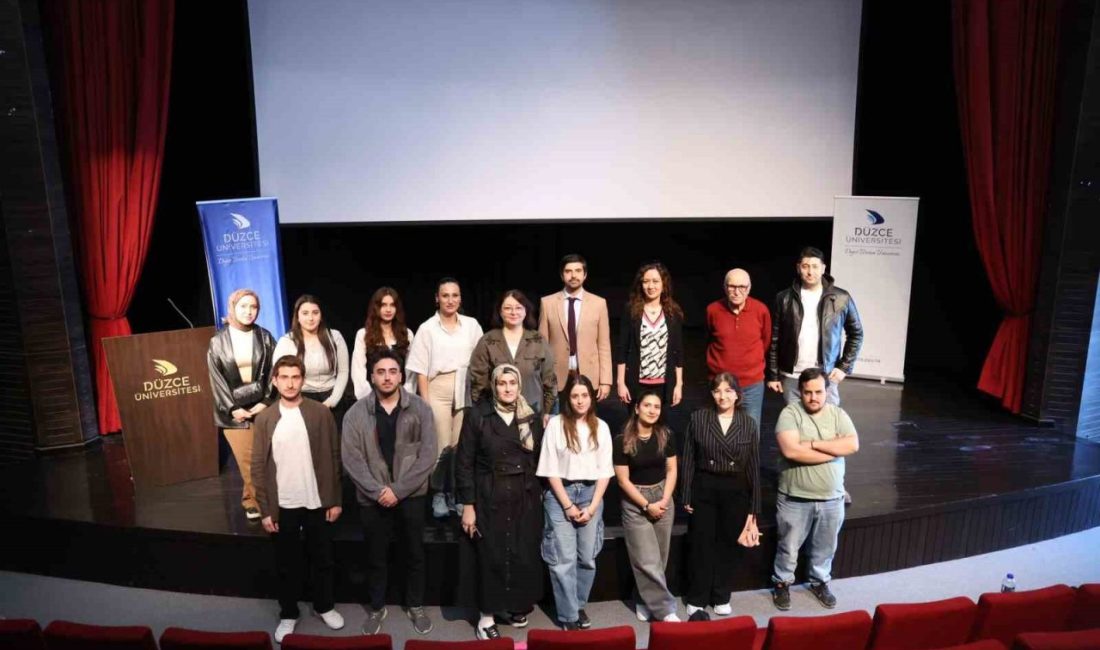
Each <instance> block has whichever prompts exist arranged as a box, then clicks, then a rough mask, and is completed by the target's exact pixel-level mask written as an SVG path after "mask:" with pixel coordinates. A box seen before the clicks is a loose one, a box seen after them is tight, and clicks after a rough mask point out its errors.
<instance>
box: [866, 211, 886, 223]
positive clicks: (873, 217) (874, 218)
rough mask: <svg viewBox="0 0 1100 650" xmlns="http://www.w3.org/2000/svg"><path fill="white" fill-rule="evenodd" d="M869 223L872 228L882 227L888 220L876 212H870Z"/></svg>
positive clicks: (868, 213) (868, 214) (868, 212)
mask: <svg viewBox="0 0 1100 650" xmlns="http://www.w3.org/2000/svg"><path fill="white" fill-rule="evenodd" d="M867 223H869V224H871V225H872V226H881V225H882V224H884V223H886V219H885V218H884V217H883V216H882V215H881V214H879V213H877V212H875V211H874V210H868V211H867Z"/></svg>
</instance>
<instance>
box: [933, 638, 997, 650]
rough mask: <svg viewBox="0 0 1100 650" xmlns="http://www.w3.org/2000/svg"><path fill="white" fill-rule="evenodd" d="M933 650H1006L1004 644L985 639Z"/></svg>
mask: <svg viewBox="0 0 1100 650" xmlns="http://www.w3.org/2000/svg"><path fill="white" fill-rule="evenodd" d="M935 650H1007V648H1005V644H1003V643H1001V642H1000V641H998V640H996V639H985V640H983V641H971V642H970V643H963V644H961V645H952V646H947V647H946V648H936V649H935Z"/></svg>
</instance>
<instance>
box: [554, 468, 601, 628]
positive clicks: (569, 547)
mask: <svg viewBox="0 0 1100 650" xmlns="http://www.w3.org/2000/svg"><path fill="white" fill-rule="evenodd" d="M564 483H565V484H566V485H565V493H566V494H567V495H568V496H569V499H570V500H571V501H572V502H573V503H575V504H577V507H579V508H584V507H586V506H588V504H590V503H592V497H593V495H594V494H595V492H596V483H595V481H592V482H591V483H580V482H577V483H569V482H568V481H564ZM542 498H543V506H544V508H543V511H544V512H545V520H546V526H545V527H544V528H543V533H542V559H543V561H545V562H546V566H547V567H548V568H549V569H550V584H551V585H552V586H553V588H554V604H555V605H556V606H557V610H558V620H559V621H561V622H562V623H576V622H577V619H578V618H579V614H577V611H578V610H580V609H583V608H584V606H585V605H587V604H588V596H589V594H591V593H592V582H593V581H594V580H595V579H596V556H597V555H598V554H599V552H600V549H602V548H603V502H602V501H601V502H600V508H599V511H598V512H596V514H595V515H594V516H593V517H592V519H591V520H590V521H589V522H588V523H587V524H585V525H583V526H579V525H577V524H575V523H573V522H572V521H570V520H569V519H568V518H567V517H566V516H565V512H564V511H563V510H562V508H561V504H560V503H558V499H557V497H555V496H554V492H553V490H546V492H545V493H544V494H543V497H542Z"/></svg>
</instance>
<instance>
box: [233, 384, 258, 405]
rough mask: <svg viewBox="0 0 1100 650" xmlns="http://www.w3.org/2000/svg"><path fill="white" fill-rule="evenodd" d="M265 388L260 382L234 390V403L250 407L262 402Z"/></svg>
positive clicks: (243, 385)
mask: <svg viewBox="0 0 1100 650" xmlns="http://www.w3.org/2000/svg"><path fill="white" fill-rule="evenodd" d="M263 399H264V387H263V386H262V385H261V384H260V382H258V381H252V382H249V383H247V384H242V385H240V386H237V387H236V388H234V389H233V403H234V404H238V405H240V406H242V407H249V406H253V405H255V404H258V403H260V402H262V401H263Z"/></svg>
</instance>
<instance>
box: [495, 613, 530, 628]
mask: <svg viewBox="0 0 1100 650" xmlns="http://www.w3.org/2000/svg"><path fill="white" fill-rule="evenodd" d="M498 618H500V620H502V621H504V624H505V625H511V626H512V627H527V615H526V614H516V613H515V612H506V613H505V614H504V615H503V616H499V617H498Z"/></svg>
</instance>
